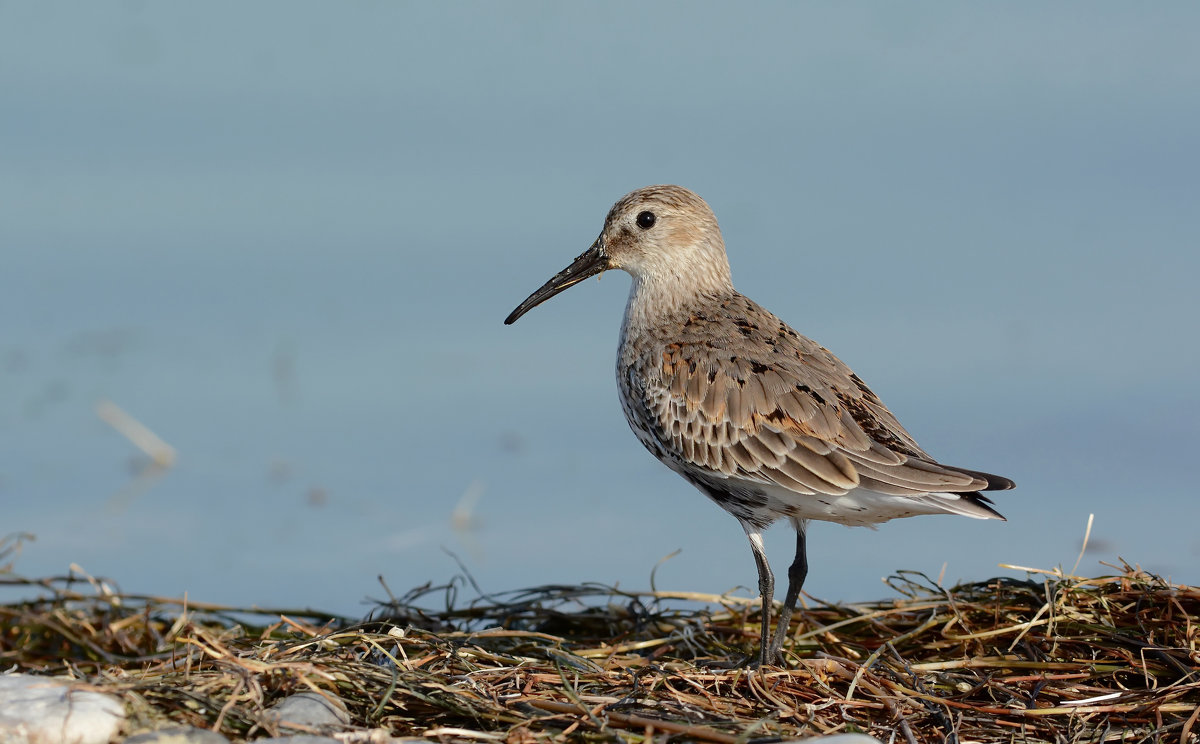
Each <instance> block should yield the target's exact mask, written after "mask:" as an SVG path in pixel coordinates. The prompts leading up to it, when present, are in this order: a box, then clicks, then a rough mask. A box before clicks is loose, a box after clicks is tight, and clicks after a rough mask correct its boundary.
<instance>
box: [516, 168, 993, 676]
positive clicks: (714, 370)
mask: <svg viewBox="0 0 1200 744" xmlns="http://www.w3.org/2000/svg"><path fill="white" fill-rule="evenodd" d="M610 268H620V269H624V270H625V271H627V272H628V273H629V274H630V275H631V276H632V277H633V286H632V288H631V290H630V294H629V302H628V304H627V306H626V309H625V319H624V322H623V324H622V327H621V343H620V351H619V354H618V358H617V384H618V389H619V392H620V398H621V405H622V407H623V408H624V411H625V416H626V418H627V419H628V421H629V425H630V427H631V428H632V429H633V431H634V433H635V434H637V436H638V439H639V440H641V442H642V444H643V445H645V446H646V448H647V449H648V450H650V452H651V453H653V454H654V455H655V456H656V457H658V458H659V459H660V460H662V461H663V463H665V464H666V465H667V466H668V467H670V468H671V469H672V470H674V471H675V472H677V473H679V474H680V475H682V476H683V477H684V478H686V479H687V480H688V481H690V482H691V483H692V484H694V485H695V486H696V487H697V488H699V489H700V490H701V491H702V492H703V493H705V494H706V495H707V496H709V497H710V498H711V499H712V500H713V501H715V502H716V503H717V504H718V505H720V506H721V507H722V508H724V509H726V510H727V511H729V512H730V513H731V514H733V516H735V517H737V519H738V520H739V522H741V524H742V526H743V528H744V529H745V531H746V534H747V535H748V537H749V538H750V544H751V548H752V549H753V551H754V557H755V561H756V563H757V565H758V570H759V588H760V591H761V592H762V596H763V627H762V650H761V654H760V658H759V661H760V663H764V664H765V663H772V662H776V661H778V660H779V651H780V648H781V646H782V642H783V639H784V636H785V635H786V632H787V623H788V619H789V618H790V615H791V613H792V610H793V608H794V606H795V603H796V599H797V597H798V595H799V592H800V587H801V585H802V584H803V581H804V577H805V575H806V573H807V562H806V557H805V545H804V532H805V527H806V525H807V522H808V520H810V519H818V520H825V521H831V522H839V523H842V524H847V525H873V524H876V523H879V522H884V521H887V520H889V519H895V518H898V517H907V516H913V515H917V514H938V513H953V514H962V515H965V516H969V517H975V518H980V519H1003V517H1001V516H1000V514H999V513H997V512H996V511H995V510H993V509H992V508H991V506H990V505H989V504H990V502H989V501H988V499H986V498H985V497H984V496H983V495H982V494H980V493H979V492H980V491H984V490H1000V489H1006V488H1012V487H1013V484H1012V481H1009V480H1008V479H1006V478H1002V477H999V476H994V475H989V474H986V473H980V472H976V471H972V470H966V469H963V468H957V467H951V466H947V465H942V464H940V463H938V462H937V461H935V460H934V459H933V458H932V457H930V456H929V455H928V454H927V453H926V452H925V451H924V450H922V449H921V447H920V446H919V445H918V444H917V442H916V441H915V440H914V439H913V437H912V436H911V435H910V434H909V433H908V432H907V431H905V429H904V427H903V426H901V425H900V422H899V421H897V420H896V418H895V416H893V415H892V413H891V412H890V411H888V409H887V408H886V407H885V406H884V405H883V403H882V402H881V401H880V400H879V398H878V397H877V396H876V395H875V394H874V393H873V392H871V390H870V389H869V388H867V386H866V385H865V384H864V383H863V381H862V380H860V379H859V378H858V376H857V375H855V374H854V373H853V372H852V371H851V370H850V368H849V367H847V366H846V365H845V364H844V363H843V362H842V361H841V360H840V359H838V358H837V357H835V356H834V355H833V354H832V353H830V352H829V350H827V349H825V348H824V347H822V346H820V345H818V344H817V343H815V342H814V341H812V340H810V339H808V338H805V337H804V336H801V335H800V334H798V333H796V332H795V331H793V330H792V329H791V328H789V327H788V326H787V325H786V324H785V323H784V322H783V321H781V320H779V319H778V318H777V317H775V316H774V315H772V314H771V313H770V312H768V311H767V310H765V309H764V308H762V307H761V306H759V305H758V304H756V303H755V302H754V301H753V300H751V299H750V298H748V297H746V296H744V295H742V294H740V293H738V292H737V291H736V290H735V289H734V288H733V282H732V280H731V278H730V272H729V263H728V259H727V258H726V255H725V245H724V241H723V240H722V238H721V232H720V228H719V227H718V226H717V221H716V217H715V216H714V215H713V213H712V210H711V209H710V208H709V207H708V205H707V204H706V203H705V202H704V200H702V199H701V198H700V197H699V196H697V195H695V194H694V193H692V192H691V191H688V190H687V189H684V188H682V187H679V186H651V187H647V188H644V189H639V190H637V191H634V192H632V193H630V194H628V195H626V196H625V197H623V198H622V199H621V200H620V201H618V202H617V203H616V204H615V205H614V206H613V208H612V209H611V210H610V211H609V213H608V217H607V219H606V220H605V224H604V230H603V231H602V232H601V234H600V237H599V238H597V240H596V242H595V243H594V244H593V245H592V247H591V248H589V249H588V251H586V252H585V253H584V254H583V255H581V256H579V257H578V258H577V259H576V260H575V262H574V263H572V264H571V266H569V267H568V268H567V269H564V270H563V271H562V272H560V273H559V274H558V275H557V276H555V277H554V278H553V279H551V280H550V281H549V282H547V283H546V284H545V285H544V286H543V287H542V288H540V289H539V290H538V291H536V292H534V293H533V294H532V295H530V297H529V298H528V299H527V300H526V301H525V302H523V303H522V304H521V305H520V306H518V307H517V309H516V310H514V311H513V313H512V314H511V315H510V316H509V317H508V319H507V320H506V321H505V322H506V323H512V322H514V321H515V320H516V319H517V318H519V317H520V316H521V315H523V314H524V313H525V312H526V311H528V310H529V309H530V308H532V307H533V306H535V305H537V304H539V303H541V302H544V301H545V300H546V299H549V298H550V297H551V296H553V295H554V294H557V293H558V292H560V291H562V290H563V289H566V288H567V287H569V286H572V285H574V284H576V283H578V282H579V281H581V280H582V279H585V278H587V277H588V276H591V275H593V274H597V273H600V272H602V271H605V270H607V269H610ZM779 518H787V519H789V520H790V521H791V522H792V524H793V525H794V526H795V528H796V531H797V550H796V561H795V562H794V563H793V564H792V566H791V568H790V570H789V572H788V576H789V587H788V593H787V598H786V600H785V602H784V606H783V611H782V613H781V617H780V622H779V628H778V630H777V632H776V633H775V635H774V637H773V638H772V639H771V641H770V643H769V645H768V642H767V639H768V635H769V629H770V626H769V607H770V605H769V602H770V601H771V596H772V594H773V590H774V576H773V574H772V573H771V570H770V567H769V565H768V564H767V561H766V554H765V553H764V552H763V549H762V537H761V530H762V529H764V528H765V527H766V526H768V525H769V524H771V523H772V522H774V521H775V520H777V519H779Z"/></svg>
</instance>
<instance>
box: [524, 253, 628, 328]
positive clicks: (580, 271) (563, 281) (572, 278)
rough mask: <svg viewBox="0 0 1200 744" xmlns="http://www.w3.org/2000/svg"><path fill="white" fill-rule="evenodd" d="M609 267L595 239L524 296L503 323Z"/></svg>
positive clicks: (606, 258)
mask: <svg viewBox="0 0 1200 744" xmlns="http://www.w3.org/2000/svg"><path fill="white" fill-rule="evenodd" d="M610 268H612V265H611V264H610V263H609V261H608V256H606V255H604V251H603V250H602V249H601V247H600V241H599V240H597V241H596V242H595V243H592V247H591V248H588V249H587V250H586V251H584V252H583V253H582V254H581V255H580V256H579V258H577V259H575V260H574V261H572V262H571V265H570V266H568V267H567V268H565V269H563V270H562V271H560V272H558V273H557V274H555V275H554V278H553V279H551V280H550V281H548V282H546V283H545V284H543V285H542V286H541V287H539V288H538V290H537V291H536V292H534V293H533V294H531V295H529V297H527V298H525V301H524V302H522V303H521V304H520V305H517V309H516V310H513V311H512V312H511V313H509V314H508V317H507V318H505V319H504V325H512V324H513V323H516V322H517V318H519V317H521V316H522V315H524V314H525V313H527V312H529V311H530V310H532V309H533V308H535V307H537V306H538V305H540V304H542V303H543V302H545V301H546V300H548V299H550V298H551V297H553V296H554V295H556V294H558V293H559V292H561V291H563V290H564V289H566V288H567V287H571V286H574V285H576V284H578V283H580V282H582V281H583V280H584V279H587V278H588V277H589V276H595V275H596V274H599V273H600V272H602V271H607V270H608V269H610Z"/></svg>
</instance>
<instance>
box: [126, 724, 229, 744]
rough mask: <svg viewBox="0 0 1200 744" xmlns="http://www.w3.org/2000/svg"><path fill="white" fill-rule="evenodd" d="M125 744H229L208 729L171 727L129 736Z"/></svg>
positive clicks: (222, 737)
mask: <svg viewBox="0 0 1200 744" xmlns="http://www.w3.org/2000/svg"><path fill="white" fill-rule="evenodd" d="M125 744H229V740H228V739H226V738H225V737H224V736H221V735H220V734H218V733H217V732H216V731H210V730H208V729H202V728H195V727H194V726H172V727H170V728H162V729H159V730H157V731H147V732H146V733H144V734H138V735H137V736H131V737H129V738H128V739H126V740H125Z"/></svg>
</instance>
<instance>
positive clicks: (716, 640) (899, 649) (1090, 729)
mask: <svg viewBox="0 0 1200 744" xmlns="http://www.w3.org/2000/svg"><path fill="white" fill-rule="evenodd" d="M1029 575H1030V577H1031V578H1030V579H1028V580H1014V579H994V580H991V581H985V582H978V583H973V584H964V585H960V586H956V587H953V588H949V589H947V588H942V587H939V586H937V584H936V583H934V582H932V581H930V580H929V579H927V578H925V577H924V576H922V575H920V574H904V573H902V574H900V575H897V576H895V577H893V578H892V579H891V580H890V582H889V583H890V584H891V586H892V587H893V588H894V589H895V590H896V592H897V594H898V596H897V597H896V598H894V599H889V600H884V601H878V602H868V603H862V604H837V605H834V604H824V603H820V602H816V601H812V600H810V601H809V603H808V606H807V607H805V608H804V609H803V610H802V611H800V612H798V615H797V617H796V618H795V619H794V621H793V625H792V629H791V636H790V641H789V644H788V646H787V649H786V650H787V654H788V664H789V668H788V669H777V668H770V669H766V670H762V671H756V670H752V669H747V668H737V667H736V666H735V667H733V668H730V665H731V664H736V663H737V662H738V661H740V660H741V659H743V658H744V657H745V656H746V655H748V654H752V653H753V652H754V650H755V648H756V644H757V643H758V635H757V629H758V620H757V619H756V618H757V612H756V605H757V599H754V598H736V597H729V596H706V595H694V594H683V593H672V592H661V591H659V592H625V591H620V590H617V589H614V588H612V587H605V586H598V585H583V586H547V587H540V588H536V589H528V590H523V591H515V592H509V593H504V594H498V595H497V594H492V595H485V596H482V597H480V598H477V599H473V600H469V601H467V600H463V599H462V597H461V596H460V594H462V593H463V592H460V590H461V589H462V588H463V587H464V586H465V583H464V582H461V581H456V582H454V583H452V584H450V585H448V586H442V587H432V586H426V587H421V588H419V589H416V590H413V591H412V592H409V593H408V594H407V595H405V596H403V597H400V598H394V599H392V600H390V601H388V602H384V603H380V605H379V606H378V607H377V608H376V610H375V611H374V612H373V613H372V615H371V617H369V618H368V619H366V620H351V619H348V618H339V617H330V616H328V615H323V614H321V613H318V612H313V611H311V610H294V611H288V610H269V611H268V610H261V609H246V608H233V607H218V606H213V605H205V604H198V603H194V602H184V601H181V600H175V599H163V598H158V597H148V596H134V595H127V594H120V593H117V592H115V591H113V590H112V589H111V588H109V587H108V585H106V584H105V583H104V582H100V581H97V580H95V579H88V578H80V577H79V576H68V577H56V578H48V579H41V580H29V579H22V578H19V577H17V576H15V575H13V574H12V573H11V572H9V573H0V586H10V587H18V591H19V593H21V594H22V595H23V596H36V597H37V598H35V599H31V600H27V601H20V602H12V603H8V604H3V605H0V669H4V670H6V671H7V670H16V671H21V672H26V673H33V674H52V675H69V676H72V677H74V678H77V679H78V680H80V681H81V683H85V684H86V685H87V686H88V687H89V688H90V689H97V690H102V691H105V692H109V693H112V694H115V695H117V696H119V697H120V698H122V699H123V700H124V701H125V704H126V708H127V710H128V711H130V717H131V724H130V729H131V730H132V731H138V730H144V729H147V728H155V727H160V726H163V725H167V724H168V723H175V724H188V725H192V726H199V727H204V728H209V729H212V730H215V731H218V732H220V733H221V734H223V735H225V736H227V737H229V738H230V739H234V740H251V739H255V738H259V737H263V736H267V735H274V734H278V733H279V728H278V724H277V723H276V722H275V721H274V720H273V719H272V718H271V716H270V714H269V713H268V712H267V709H268V707H269V706H270V705H272V704H273V703H275V702H277V701H278V700H280V699H282V698H284V697H286V696H288V695H291V694H294V693H297V692H305V691H316V692H320V693H324V694H328V695H332V696H336V697H337V698H338V699H340V700H341V701H342V703H343V704H344V705H345V706H346V707H347V708H348V710H349V713H350V717H351V721H352V724H353V725H352V727H351V729H350V731H351V734H350V736H348V737H346V738H347V740H351V741H352V740H354V739H356V738H357V739H360V740H370V739H375V740H377V739H379V738H380V735H381V734H382V733H384V732H386V733H388V734H391V735H393V736H422V737H427V738H428V739H429V740H432V741H475V742H478V741H506V742H519V743H522V744H524V743H529V742H541V741H546V742H550V741H566V740H595V741H601V740H603V741H610V740H619V741H625V742H643V741H649V740H650V739H651V738H655V739H657V740H658V741H664V740H666V739H668V738H671V739H672V740H675V741H713V742H753V741H770V740H772V739H778V738H787V737H796V736H812V735H818V734H824V733H834V732H856V731H857V732H863V733H867V734H871V735H874V736H877V737H879V738H880V739H882V740H884V741H889V740H893V741H910V742H912V741H917V742H940V741H956V740H963V741H985V742H991V741H1005V742H1012V741H1053V742H1074V741H1123V742H1137V741H1147V742H1149V741H1196V740H1197V739H1198V737H1200V723H1198V717H1200V648H1198V640H1200V639H1198V635H1200V589H1198V588H1196V587H1191V586H1180V585H1172V584H1169V583H1167V582H1165V581H1163V580H1162V579H1160V578H1158V577H1156V576H1153V575H1149V574H1146V573H1143V572H1141V571H1138V570H1136V569H1135V568H1132V567H1130V566H1128V565H1124V566H1120V567H1117V568H1115V570H1114V575H1111V576H1104V577H1099V578H1078V577H1072V576H1064V575H1063V574H1062V573H1061V572H1057V571H1055V572H1032V573H1031V574H1029ZM381 729H382V731H381ZM356 730H357V731H359V732H360V733H359V734H358V735H357V736H356V735H355V734H354V733H353V732H354V731H356Z"/></svg>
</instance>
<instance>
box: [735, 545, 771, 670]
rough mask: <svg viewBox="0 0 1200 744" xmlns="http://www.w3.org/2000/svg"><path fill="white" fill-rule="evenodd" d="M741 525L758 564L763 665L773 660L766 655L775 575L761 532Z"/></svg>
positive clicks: (760, 661)
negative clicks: (768, 559) (768, 560)
mask: <svg viewBox="0 0 1200 744" xmlns="http://www.w3.org/2000/svg"><path fill="white" fill-rule="evenodd" d="M742 527H743V528H744V529H745V530H746V536H747V537H749V538H750V549H751V550H753V551H754V563H755V564H756V565H757V566H758V593H759V594H760V595H762V629H761V634H762V635H761V640H760V643H759V656H758V663H759V665H760V666H765V665H766V664H767V663H768V662H770V661H774V657H769V656H768V655H767V647H768V645H773V644H771V643H770V638H771V601H772V599H773V598H774V596H775V575H774V574H772V573H771V566H770V564H768V563H767V553H766V551H764V550H763V542H762V533H760V532H759V531H758V528H757V527H754V526H753V525H750V524H747V523H745V522H743V523H742Z"/></svg>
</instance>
